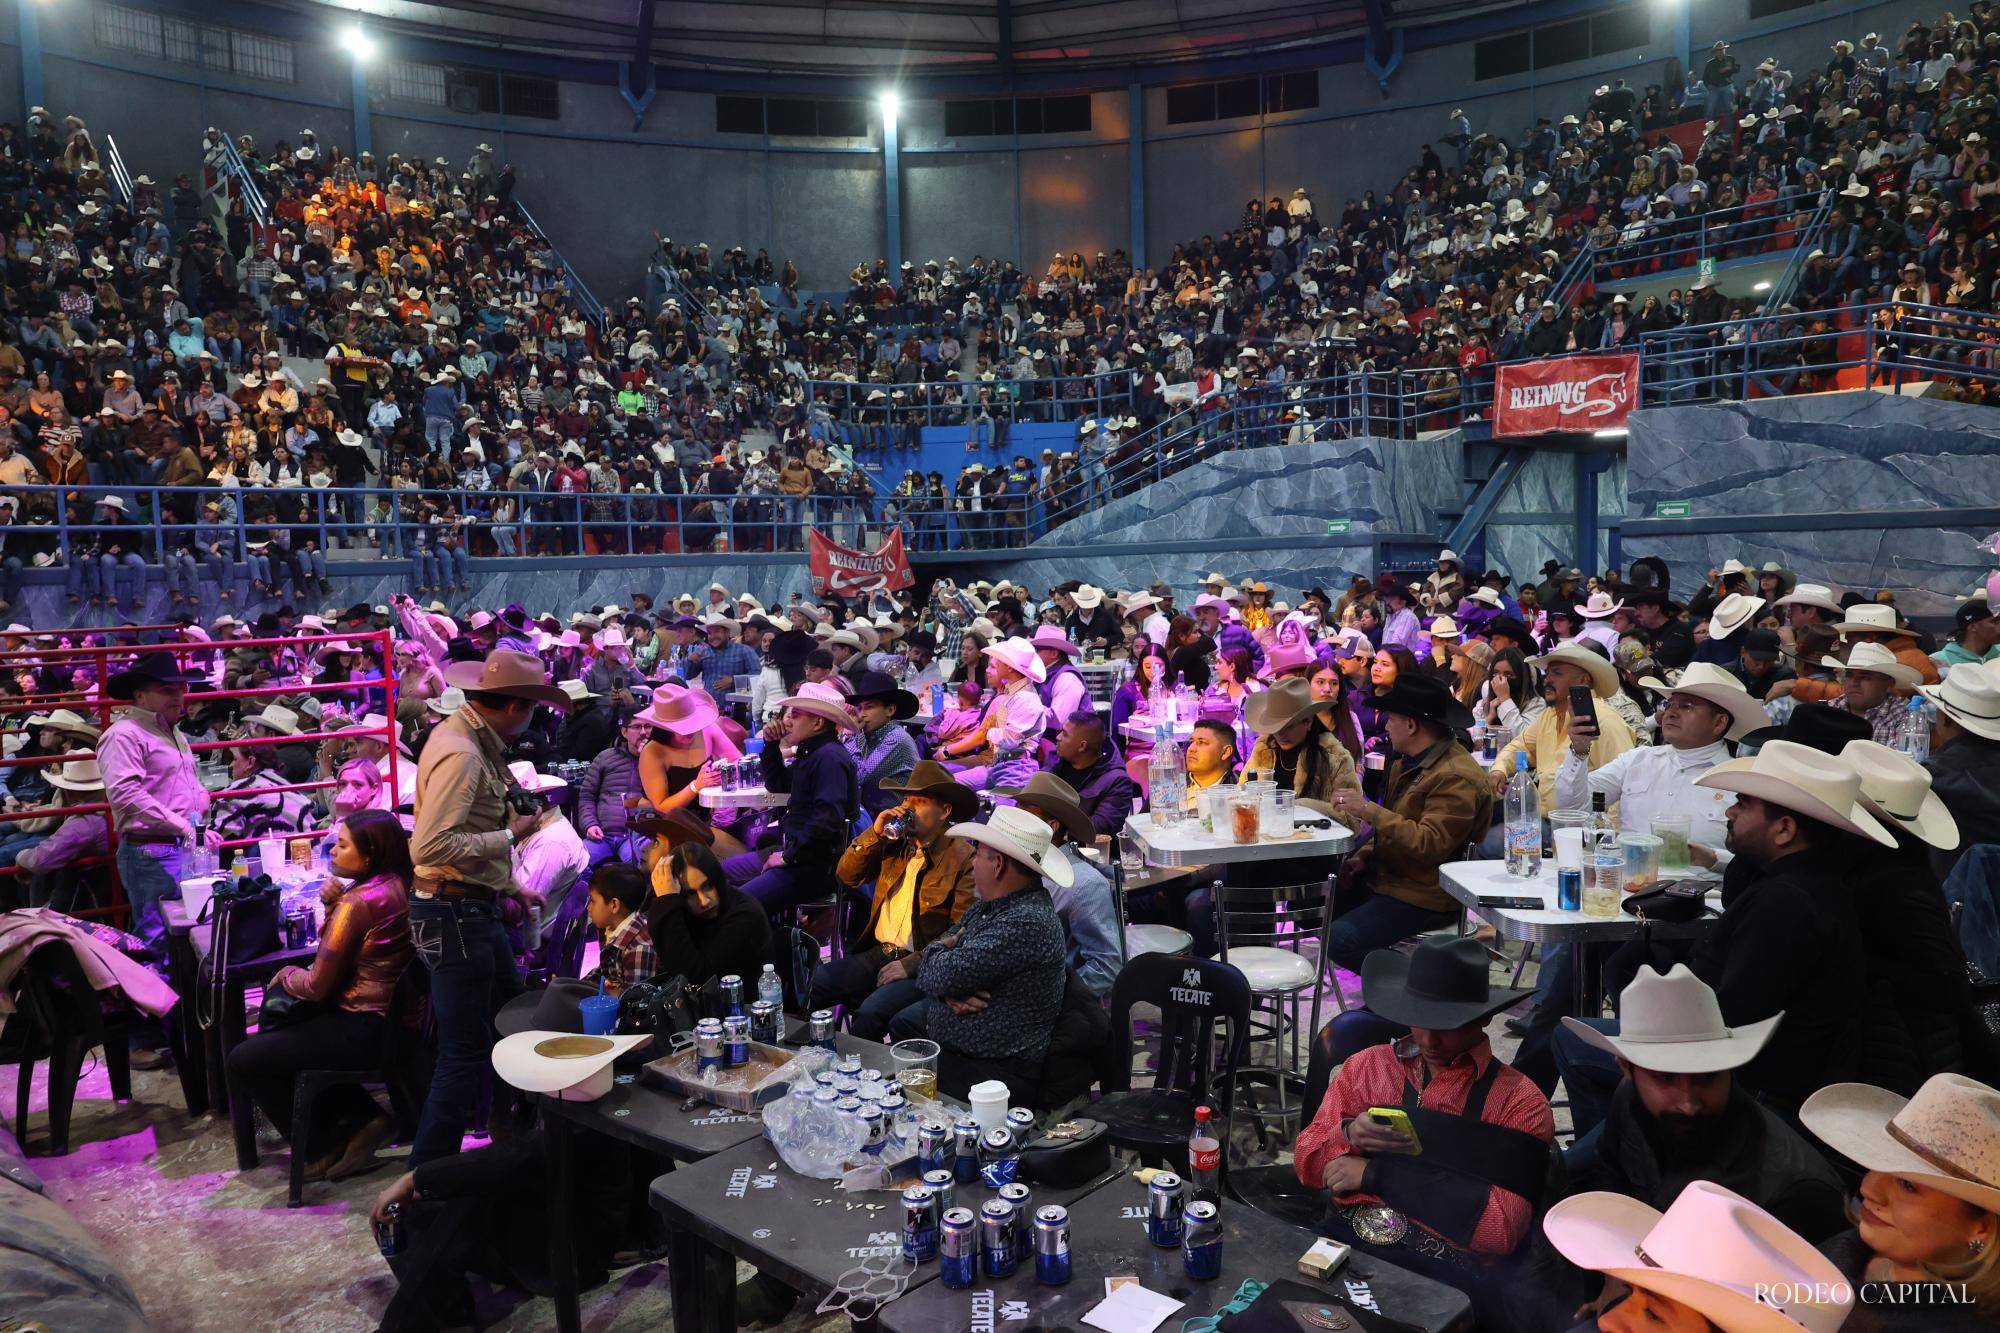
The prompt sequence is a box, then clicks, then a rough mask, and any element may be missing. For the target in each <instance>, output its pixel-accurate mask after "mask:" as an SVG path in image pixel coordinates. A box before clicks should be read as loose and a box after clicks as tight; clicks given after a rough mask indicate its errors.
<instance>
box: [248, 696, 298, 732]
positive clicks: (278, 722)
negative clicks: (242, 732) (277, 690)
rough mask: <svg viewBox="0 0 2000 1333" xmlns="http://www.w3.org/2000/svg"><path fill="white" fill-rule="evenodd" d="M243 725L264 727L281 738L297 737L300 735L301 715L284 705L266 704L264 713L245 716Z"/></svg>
mask: <svg viewBox="0 0 2000 1333" xmlns="http://www.w3.org/2000/svg"><path fill="white" fill-rule="evenodd" d="M243 725H244V726H246V727H264V728H267V729H268V730H270V731H273V732H275V733H277V734H278V735H280V736H296V735H298V734H299V715H298V714H297V713H295V712H293V711H292V710H291V709H289V708H287V707H285V706H284V705H283V704H265V705H264V709H263V711H262V712H258V713H246V714H244V716H243Z"/></svg>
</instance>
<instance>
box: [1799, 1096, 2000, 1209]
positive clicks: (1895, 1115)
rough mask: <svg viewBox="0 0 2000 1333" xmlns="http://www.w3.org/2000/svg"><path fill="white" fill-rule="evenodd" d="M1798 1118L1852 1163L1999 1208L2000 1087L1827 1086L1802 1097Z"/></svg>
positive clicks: (1988, 1206) (1979, 1205) (1980, 1204)
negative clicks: (1909, 1091) (1909, 1092)
mask: <svg viewBox="0 0 2000 1333" xmlns="http://www.w3.org/2000/svg"><path fill="white" fill-rule="evenodd" d="M1799 1121H1800V1123H1801V1124H1803V1125H1804V1126H1805V1127H1806V1128H1807V1129H1809V1130H1811V1131H1812V1132H1813V1134H1814V1135H1816V1136H1817V1137H1818V1138H1819V1141H1820V1142H1821V1143H1824V1144H1825V1145H1826V1146H1827V1147H1829V1148H1831V1149H1833V1150H1834V1151H1835V1152H1837V1153H1839V1154H1840V1155H1841V1156H1842V1157H1845V1158H1847V1159H1848V1160H1849V1161H1851V1162H1853V1163H1855V1164H1856V1165H1857V1166H1861V1167H1864V1168H1866V1169H1867V1170H1869V1171H1882V1172H1885V1173H1887V1174H1889V1175H1892V1176H1902V1177H1903V1178H1905V1179H1907V1180H1912V1181H1915V1182H1916V1183H1917V1184H1919V1185H1927V1186H1929V1187H1930V1188H1931V1189H1934V1190H1942V1191H1944V1192H1945V1193H1946V1194H1949V1195H1951V1196H1952V1197H1953V1198H1955V1199H1963V1200H1964V1201H1965V1202H1967V1203H1969V1204H1971V1205H1972V1206H1973V1207H1975V1208H1984V1209H1985V1210H1986V1211H1987V1212H1989V1213H2000V1092H1995V1091H1994V1090H1993V1089H1992V1088H1989V1087H1987V1086H1986V1085H1985V1084H1984V1083H1981V1082H1978V1081H1977V1080H1975V1079H1970V1078H1967V1077H1965V1075H1963V1074H1933V1075H1931V1077H1930V1079H1929V1080H1928V1081H1927V1082H1926V1083H1925V1084H1924V1085H1923V1086H1922V1087H1921V1088H1918V1089H1917V1093H1916V1095H1915V1096H1914V1097H1908V1098H1905V1097H1899V1096H1897V1095H1896V1094H1895V1093H1893V1092H1890V1091H1889V1090H1888V1089H1886V1088H1877V1087H1871V1086H1870V1085H1868V1084H1866V1083H1834V1084H1830V1085H1828V1086H1827V1087H1824V1088H1821V1089H1820V1090H1819V1091H1818V1092H1815V1093H1814V1094H1813V1095H1812V1096H1810V1097H1808V1098H1806V1104H1805V1105H1804V1106H1801V1107H1800V1108H1799Z"/></svg>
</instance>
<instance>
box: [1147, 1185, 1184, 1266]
mask: <svg viewBox="0 0 2000 1333" xmlns="http://www.w3.org/2000/svg"><path fill="white" fill-rule="evenodd" d="M1186 1207H1187V1185H1186V1183H1185V1182H1183V1181H1182V1180H1181V1178H1180V1177H1179V1176H1177V1175H1175V1174H1174V1173H1173V1172H1171V1171H1161V1172H1159V1173H1157V1174H1156V1175H1154V1177H1153V1183H1152V1185H1151V1186H1150V1187H1149V1188H1148V1189H1147V1191H1146V1239H1148V1240H1150V1241H1152V1242H1153V1244H1155V1245H1157V1246H1159V1247H1160V1248H1161V1249H1163V1250H1171V1249H1173V1248H1174V1247H1175V1246H1177V1245H1179V1244H1180V1243H1181V1233H1182V1232H1183V1231H1184V1230H1186V1219H1185V1211H1186Z"/></svg>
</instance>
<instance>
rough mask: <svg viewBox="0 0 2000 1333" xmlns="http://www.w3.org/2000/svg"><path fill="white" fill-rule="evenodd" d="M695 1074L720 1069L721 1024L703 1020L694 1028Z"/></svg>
mask: <svg viewBox="0 0 2000 1333" xmlns="http://www.w3.org/2000/svg"><path fill="white" fill-rule="evenodd" d="M694 1045H695V1072H696V1073H697V1074H699V1073H703V1072H705V1071H707V1070H710V1069H720V1068H722V1024H720V1023H717V1022H715V1020H713V1019H703V1020H702V1021H701V1022H699V1023H697V1024H695V1027H694Z"/></svg>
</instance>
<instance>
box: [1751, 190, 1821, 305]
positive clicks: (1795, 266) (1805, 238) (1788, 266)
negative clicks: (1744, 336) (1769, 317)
mask: <svg viewBox="0 0 2000 1333" xmlns="http://www.w3.org/2000/svg"><path fill="white" fill-rule="evenodd" d="M1832 214H1833V191H1831V190H1824V191H1821V193H1820V197H1819V206H1818V207H1816V208H1814V209H1813V211H1812V216H1811V217H1810V218H1808V219H1807V220H1806V225H1805V226H1804V227H1803V228H1802V229H1800V231H1799V233H1798V237H1797V240H1796V241H1795V242H1794V243H1793V245H1792V257H1791V258H1790V259H1788V260H1786V261H1785V271H1784V272H1783V273H1780V274H1779V275H1778V279H1777V281H1776V282H1773V283H1772V284H1771V291H1770V293H1769V294H1768V295H1767V296H1766V297H1765V298H1764V313H1765V314H1774V313H1776V312H1777V311H1778V310H1781V309H1783V308H1784V306H1785V305H1786V304H1787V303H1788V302H1790V301H1791V299H1792V293H1793V292H1795V291H1797V290H1798V289H1799V275H1800V274H1802V273H1804V272H1805V268H1806V256H1807V255H1809V254H1811V253H1812V252H1813V247H1815V246H1817V245H1818V244H1819V241H1820V238H1821V237H1822V236H1824V235H1826V227H1827V219H1828V218H1829V217H1831V216H1832Z"/></svg>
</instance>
